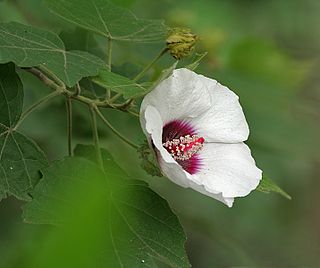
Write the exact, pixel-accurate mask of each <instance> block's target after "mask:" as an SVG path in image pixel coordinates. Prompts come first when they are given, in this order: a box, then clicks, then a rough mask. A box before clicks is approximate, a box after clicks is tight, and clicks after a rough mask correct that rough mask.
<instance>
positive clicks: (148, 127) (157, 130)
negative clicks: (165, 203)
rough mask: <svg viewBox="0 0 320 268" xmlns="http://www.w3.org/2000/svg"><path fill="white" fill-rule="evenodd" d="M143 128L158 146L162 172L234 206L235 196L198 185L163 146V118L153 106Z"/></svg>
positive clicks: (149, 108) (145, 114)
mask: <svg viewBox="0 0 320 268" xmlns="http://www.w3.org/2000/svg"><path fill="white" fill-rule="evenodd" d="M141 125H142V128H143V130H144V132H145V134H146V136H147V137H148V140H149V142H150V145H151V143H153V145H154V146H155V147H156V152H157V158H158V162H159V165H160V168H161V171H162V173H163V174H164V175H165V176H166V177H168V178H169V179H170V180H171V181H173V182H174V183H176V184H178V185H180V186H182V187H185V188H187V187H190V188H192V189H194V190H196V191H198V192H200V193H202V194H205V195H207V196H210V197H213V198H215V199H217V200H219V201H221V202H223V203H225V204H226V205H228V206H229V207H231V206H232V203H233V198H225V197H223V196H222V195H221V193H219V192H217V191H214V190H213V191H212V190H209V191H208V190H207V189H206V188H205V186H203V185H198V184H197V183H195V182H194V181H193V177H192V175H190V174H189V173H187V172H186V171H184V170H183V169H182V167H181V166H180V165H179V164H178V163H177V162H176V161H175V160H174V159H173V158H172V156H171V155H170V154H169V153H168V152H167V150H165V149H164V148H163V146H162V120H161V117H160V114H159V112H158V111H157V109H156V108H155V107H153V106H148V107H146V110H145V113H144V116H143V117H141Z"/></svg>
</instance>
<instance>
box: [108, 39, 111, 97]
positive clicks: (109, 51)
mask: <svg viewBox="0 0 320 268" xmlns="http://www.w3.org/2000/svg"><path fill="white" fill-rule="evenodd" d="M107 63H108V64H107V68H108V70H109V71H110V72H111V66H112V39H111V38H108V51H107ZM110 97H111V90H110V89H108V90H107V99H108V100H109V99H110Z"/></svg>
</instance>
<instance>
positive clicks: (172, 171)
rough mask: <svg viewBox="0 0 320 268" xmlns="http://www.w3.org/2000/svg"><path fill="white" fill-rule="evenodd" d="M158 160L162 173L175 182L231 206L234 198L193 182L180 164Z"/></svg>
mask: <svg viewBox="0 0 320 268" xmlns="http://www.w3.org/2000/svg"><path fill="white" fill-rule="evenodd" d="M158 160H159V165H160V167H161V171H162V172H163V174H164V175H165V176H166V177H167V178H168V179H169V180H171V181H172V182H174V183H175V184H178V185H180V186H182V187H185V188H191V189H193V190H195V191H197V192H199V193H201V194H204V195H207V196H209V197H212V198H214V199H216V200H218V201H220V202H222V203H224V204H226V205H227V206H228V207H232V204H233V201H234V198H227V197H223V196H222V194H221V193H219V192H216V191H213V190H211V189H208V188H207V187H205V186H204V185H201V184H197V183H196V182H194V180H193V178H192V175H190V174H189V173H187V172H186V171H184V170H183V169H182V167H181V166H180V165H178V166H176V165H173V164H172V163H167V162H166V161H165V160H164V159H162V158H161V157H160V158H159V159H158Z"/></svg>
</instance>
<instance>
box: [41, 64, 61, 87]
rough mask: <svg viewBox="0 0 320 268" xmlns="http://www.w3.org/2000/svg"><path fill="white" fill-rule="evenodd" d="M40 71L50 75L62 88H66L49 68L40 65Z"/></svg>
mask: <svg viewBox="0 0 320 268" xmlns="http://www.w3.org/2000/svg"><path fill="white" fill-rule="evenodd" d="M39 69H40V70H41V71H43V72H45V73H46V74H48V75H49V76H50V77H51V78H52V79H53V80H54V81H55V82H56V83H57V84H58V85H59V86H60V87H62V88H65V87H66V86H65V84H64V82H63V81H62V80H61V79H60V78H59V77H58V76H56V75H55V74H54V73H53V72H51V71H50V70H49V69H48V68H47V67H45V66H44V65H40V66H39Z"/></svg>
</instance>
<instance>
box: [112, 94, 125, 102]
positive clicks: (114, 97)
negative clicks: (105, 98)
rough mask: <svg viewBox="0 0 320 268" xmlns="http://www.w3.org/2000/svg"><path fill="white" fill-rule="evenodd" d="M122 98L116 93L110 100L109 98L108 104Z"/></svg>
mask: <svg viewBox="0 0 320 268" xmlns="http://www.w3.org/2000/svg"><path fill="white" fill-rule="evenodd" d="M121 96H122V94H121V93H117V94H116V95H114V96H113V97H112V98H110V100H109V102H110V103H114V102H115V101H116V100H117V99H119V98H120V97H121Z"/></svg>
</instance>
